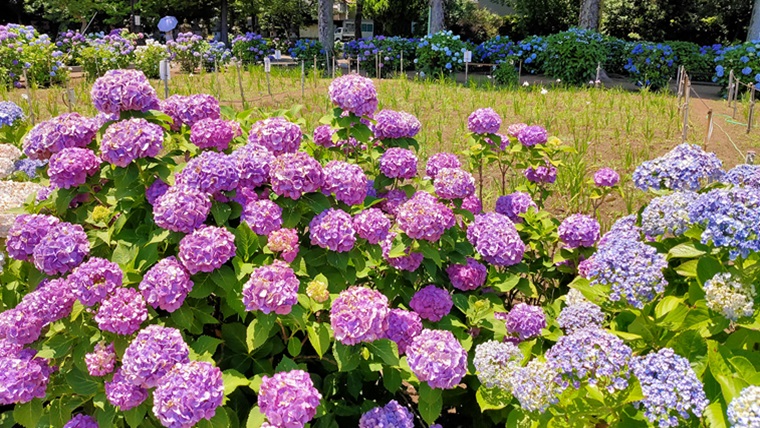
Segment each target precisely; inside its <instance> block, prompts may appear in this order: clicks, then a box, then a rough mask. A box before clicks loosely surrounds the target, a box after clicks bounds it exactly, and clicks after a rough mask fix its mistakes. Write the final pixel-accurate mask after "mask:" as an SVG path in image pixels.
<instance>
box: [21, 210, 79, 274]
mask: <svg viewBox="0 0 760 428" xmlns="http://www.w3.org/2000/svg"><path fill="white" fill-rule="evenodd" d="M89 253H90V242H89V241H88V240H87V234H86V233H84V229H83V228H82V226H80V225H78V224H71V223H65V222H61V223H58V224H57V225H55V226H53V227H52V228H51V229H50V231H49V232H48V233H47V235H45V237H43V238H42V239H41V240H40V243H39V244H37V246H35V247H34V251H33V253H32V257H33V258H34V266H35V267H36V268H37V269H38V270H39V271H41V272H44V273H45V274H46V275H56V274H64V273H66V272H68V271H70V270H71V269H73V268H75V267H77V266H79V264H80V263H82V260H84V258H85V256H87V254H89Z"/></svg>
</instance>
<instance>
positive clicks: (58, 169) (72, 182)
mask: <svg viewBox="0 0 760 428" xmlns="http://www.w3.org/2000/svg"><path fill="white" fill-rule="evenodd" d="M100 163H101V161H100V159H99V158H98V156H97V155H96V154H95V152H93V151H92V150H90V149H83V148H80V147H68V148H65V149H63V150H61V151H60V152H58V153H56V154H54V155H53V156H51V157H50V164H49V165H48V175H49V176H50V186H52V187H54V188H59V189H69V188H72V187H77V186H79V185H82V184H84V183H86V182H87V177H89V176H92V175H94V174H95V173H97V172H99V171H100Z"/></svg>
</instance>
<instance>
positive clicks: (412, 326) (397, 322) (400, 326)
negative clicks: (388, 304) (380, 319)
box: [383, 309, 422, 355]
mask: <svg viewBox="0 0 760 428" xmlns="http://www.w3.org/2000/svg"><path fill="white" fill-rule="evenodd" d="M387 320H388V330H386V331H385V335H384V336H383V337H384V338H386V339H390V340H392V341H394V342H396V345H398V353H399V355H404V354H405V353H406V348H408V347H409V344H411V343H412V339H414V338H415V337H417V335H418V334H420V332H421V331H422V320H421V319H420V316H419V315H418V314H417V312H410V311H405V310H403V309H391V311H390V312H389V313H388V317H387Z"/></svg>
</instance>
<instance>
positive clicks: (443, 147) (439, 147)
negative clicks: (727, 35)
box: [0, 67, 760, 219]
mask: <svg viewBox="0 0 760 428" xmlns="http://www.w3.org/2000/svg"><path fill="white" fill-rule="evenodd" d="M269 80H270V85H271V86H270V87H271V93H272V95H271V96H270V95H269V91H268V87H267V78H266V75H265V73H263V70H262V69H261V68H260V67H253V68H250V69H248V70H246V71H244V72H243V74H242V86H243V94H244V96H245V103H243V100H242V99H241V94H240V86H239V82H238V75H237V73H236V71H235V69H234V68H232V69H230V70H228V71H227V72H222V73H219V74H214V73H201V74H195V75H192V74H191V75H186V74H177V75H175V76H173V77H172V80H171V82H170V85H169V90H170V92H169V93H170V94H192V93H200V92H205V93H210V94H212V95H215V96H216V97H217V98H219V99H220V100H221V101H222V103H223V104H226V105H230V106H232V107H234V108H235V109H237V110H242V109H244V108H254V109H260V112H256V114H259V113H260V114H262V115H263V114H265V113H266V112H268V111H272V110H277V109H283V108H290V107H292V106H293V105H296V104H300V105H302V106H303V109H302V110H301V115H302V116H303V118H304V120H305V121H306V125H307V126H306V128H307V129H306V131H307V132H309V133H310V132H311V131H312V130H313V129H314V127H316V126H317V125H318V122H319V119H320V118H321V117H322V116H323V115H325V114H326V113H327V112H328V111H329V109H330V108H331V106H330V102H329V99H328V96H327V88H328V86H329V83H330V80H329V79H322V78H317V77H315V76H314V74H313V73H311V72H308V71H307V75H306V76H305V82H304V85H303V92H302V86H301V72H300V69H298V70H296V69H285V68H273V70H272V74H271V77H270V79H269ZM375 82H376V86H377V89H378V93H379V99H380V108H389V109H394V110H404V111H408V112H410V113H413V114H414V115H416V116H417V117H418V118H419V119H420V121H421V122H422V125H423V127H422V132H421V133H420V135H419V136H418V140H419V141H420V145H421V147H422V153H421V154H422V156H423V157H427V156H429V155H430V154H432V153H435V152H439V151H450V152H455V153H456V152H459V151H461V150H463V149H465V148H466V144H467V143H466V141H467V138H466V134H467V116H468V115H469V114H470V112H472V111H473V110H475V109H477V108H480V107H492V108H494V109H495V110H496V111H497V112H498V113H499V114H500V115H501V116H502V117H503V118H504V125H503V128H502V130H506V126H507V125H509V124H511V123H515V122H526V123H529V124H540V125H543V126H545V127H546V128H547V129H548V130H549V132H550V134H551V135H556V136H558V137H559V138H560V139H562V140H563V141H564V142H565V143H566V144H568V145H570V146H572V147H573V148H574V149H575V153H572V154H568V155H567V157H566V158H565V159H564V162H565V164H566V165H565V166H564V167H563V168H561V169H560V171H559V176H558V180H557V184H556V190H557V192H556V193H557V195H559V197H555V198H553V200H551V201H550V205H551V207H552V209H553V210H554V211H555V212H557V213H560V214H561V213H570V212H589V211H590V210H591V203H590V200H589V199H588V189H589V186H588V185H587V184H586V182H587V180H589V178H590V177H591V176H592V175H593V172H594V171H595V170H596V169H597V168H600V167H602V166H609V167H613V168H615V169H616V170H618V171H619V172H621V175H624V176H629V175H630V174H631V173H632V172H633V169H634V168H635V167H636V165H638V164H639V163H641V162H642V161H644V160H647V159H651V158H653V157H656V156H659V155H661V154H663V153H665V152H666V151H668V150H669V149H670V148H672V147H674V146H675V145H677V144H678V143H680V142H681V133H682V131H681V122H682V118H681V116H680V113H679V111H678V106H677V101H676V98H675V97H674V96H673V95H672V94H666V93H650V92H632V91H630V90H625V89H620V88H618V89H614V88H613V89H594V88H567V87H561V86H542V85H539V84H536V83H534V84H532V85H530V86H528V87H519V88H513V89H508V88H498V87H494V86H493V85H491V84H490V83H489V82H488V81H487V79H486V80H485V81H481V83H478V84H472V85H470V86H469V87H465V86H462V85H458V84H456V83H454V82H452V81H447V80H416V79H403V78H399V79H392V80H391V79H388V80H376V81H375ZM153 84H154V86H155V87H156V90H157V91H158V93H159V94H160V96H161V97H162V98H163V94H164V87H163V84H162V83H161V82H159V81H154V82H153ZM70 87H71V89H73V91H74V93H75V95H76V103H75V104H74V105H73V106H72V108H73V110H74V111H79V112H81V113H83V114H87V115H93V114H94V113H95V110H94V108H93V107H92V105H91V103H90V100H89V88H90V84H89V83H88V82H86V81H85V80H84V79H72V81H71V83H70ZM542 89H543V90H542ZM27 93H28V97H27V98H29V100H27V99H24V96H26V95H27ZM0 98H2V99H10V100H11V101H14V102H16V103H17V104H19V105H21V106H23V107H24V108H25V110H28V109H29V101H31V106H32V107H31V109H32V111H33V112H34V116H35V118H36V119H37V120H40V119H45V118H49V117H51V116H54V115H57V114H60V113H64V112H67V111H68V109H69V107H68V106H67V104H66V103H65V102H64V99H65V98H66V88H50V89H37V90H35V89H30V90H29V91H28V92H27V91H26V90H23V89H21V90H13V91H12V92H6V93H0ZM746 106H747V103H744V104H743V105H742V106H741V108H740V109H739V114H738V115H737V118H736V119H735V120H734V119H731V118H730V109H729V108H728V106H727V104H726V102H725V101H721V100H712V101H710V100H707V101H704V102H703V101H701V100H698V99H693V100H692V104H691V108H690V110H691V114H690V128H689V132H690V138H689V142H692V143H698V144H703V143H704V140H705V135H706V132H707V122H706V119H705V115H706V112H707V110H709V109H712V110H713V114H714V118H715V123H716V126H715V129H714V131H713V134H712V137H711V140H710V143H709V145H708V147H707V149H708V150H710V151H715V152H716V153H718V155H719V157H720V158H721V159H722V160H723V162H724V164H725V165H726V166H727V167H731V166H733V165H735V164H737V163H741V162H742V159H743V154H744V153H746V152H747V151H748V150H756V149H757V148H758V147H760V129H758V130H755V131H753V132H751V133H749V134H747V133H746V132H745V130H746V124H743V122H744V123H746V117H747V114H748V112H747V108H746ZM521 177H522V175H521V174H520V171H515V174H514V175H513V179H514V180H520V179H521ZM494 179H495V178H494ZM624 181H625V182H626V183H627V184H626V189H625V190H626V191H625V196H623V197H616V198H615V199H614V200H613V201H611V202H610V203H608V204H606V207H605V208H604V209H603V213H604V215H603V217H604V218H606V219H609V218H614V217H617V216H618V215H620V214H627V213H628V212H630V211H632V210H634V211H635V210H636V209H637V208H638V206H639V203H640V202H641V198H643V194H642V193H641V192H638V191H636V190H634V189H633V188H632V187H631V186H630V181H629V180H625V178H624ZM486 187H487V189H489V191H488V192H487V193H486V196H485V198H484V199H485V201H484V202H485V204H486V206H487V207H492V206H493V203H494V201H495V199H496V197H498V196H499V195H498V194H496V191H495V189H496V186H493V183H491V185H488V183H487V186H486Z"/></svg>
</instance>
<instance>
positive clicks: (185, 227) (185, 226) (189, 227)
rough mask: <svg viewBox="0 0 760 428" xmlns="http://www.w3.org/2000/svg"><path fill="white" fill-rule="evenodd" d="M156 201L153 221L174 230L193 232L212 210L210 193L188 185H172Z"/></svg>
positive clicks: (161, 226)
mask: <svg viewBox="0 0 760 428" xmlns="http://www.w3.org/2000/svg"><path fill="white" fill-rule="evenodd" d="M155 202H156V203H155V204H154V206H153V221H155V222H156V226H158V227H160V228H162V229H167V230H172V231H174V232H182V233H191V232H193V231H194V230H196V229H198V228H199V227H201V225H202V224H203V222H204V221H206V217H208V214H209V212H211V201H210V199H209V197H208V195H207V194H206V193H204V192H202V191H201V190H198V189H195V188H192V187H188V186H172V187H170V188H169V189H168V190H166V192H165V193H164V194H163V195H161V196H160V197H159V198H158V199H156V201H155Z"/></svg>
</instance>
